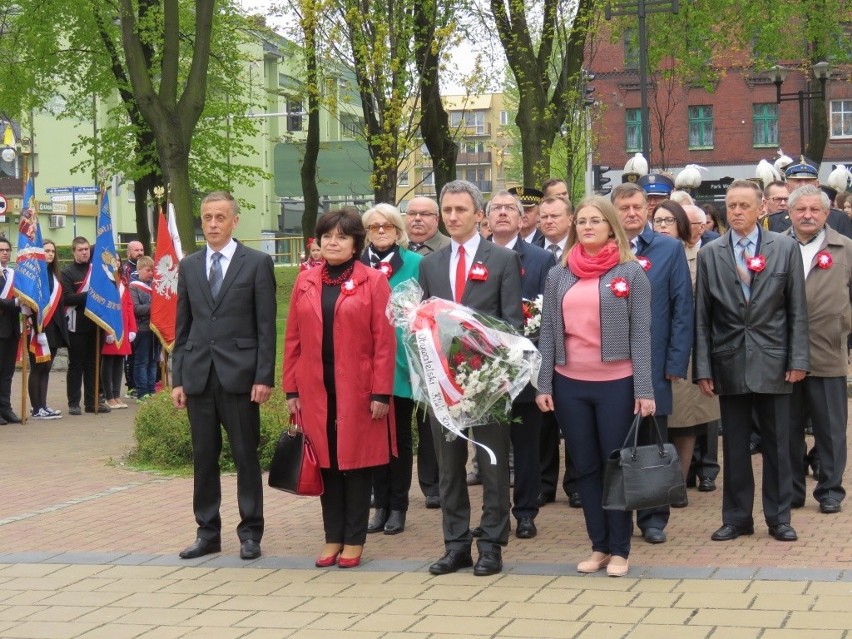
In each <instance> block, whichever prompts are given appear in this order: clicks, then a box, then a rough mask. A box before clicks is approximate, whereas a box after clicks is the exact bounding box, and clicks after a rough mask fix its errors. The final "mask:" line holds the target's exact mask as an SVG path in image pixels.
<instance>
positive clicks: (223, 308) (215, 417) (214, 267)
mask: <svg viewBox="0 0 852 639" xmlns="http://www.w3.org/2000/svg"><path fill="white" fill-rule="evenodd" d="M239 214H240V209H239V206H238V205H237V202H236V200H234V198H233V196H232V195H231V194H230V193H226V192H224V191H215V192H213V193H210V194H209V195H208V196H207V197H205V198H204V199H203V200H202V201H201V229H202V230H203V231H204V237H205V238H206V240H207V246H206V248H204V249H202V250H200V251H197V252H196V253H193V254H192V255H190V256H189V257H187V258H185V259H184V260H182V261H181V263H180V273H179V278H178V309H177V323H176V327H175V346H174V364H173V369H172V379H173V382H174V389H173V390H172V401H173V403H174V405H175V407H176V408H184V407H185V408H187V409H188V412H189V429H190V433H191V436H192V457H193V471H194V474H195V485H194V490H193V496H192V507H193V510H194V511H195V521H196V523H197V524H198V533H197V535H196V539H195V542H194V543H193V544H192V545H190V546H189V547H188V548H186V549H185V550H183V551H182V552H181V553H180V557H181V559H193V558H195V557H201V556H203V555H206V554H208V553H212V552H219V550H221V544H222V542H221V529H222V519H221V517H220V515H219V503H220V502H221V501H222V487H221V484H220V481H219V454H220V453H221V452H222V431H221V427H222V426H224V428H225V430H226V431H227V433H228V442H229V443H230V445H231V453H232V455H233V457H234V463H235V465H236V467H237V501H238V503H239V508H240V523H239V525H238V526H237V534H238V536H239V538H240V557H241V558H242V559H257V558H258V557H260V539H261V537H262V536H263V483H262V482H261V472H260V462H259V461H258V457H257V447H258V444H259V443H260V405H261V404H263V403H264V402H266V401H267V400H268V399H269V396H270V394H271V392H272V384H273V383H274V381H275V351H276V343H275V342H276V339H275V306H276V302H275V274H274V272H273V268H272V259H271V258H270V257H269V256H268V255H267V254H266V253H261V252H260V251H255V250H254V249H250V248H247V247H245V246H243V245H242V244H240V243H239V242H237V241H236V240H234V239H233V237H232V235H233V232H234V229H235V228H236V227H237V224H238V222H239V219H240V218H239Z"/></svg>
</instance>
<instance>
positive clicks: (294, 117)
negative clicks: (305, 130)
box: [287, 99, 304, 133]
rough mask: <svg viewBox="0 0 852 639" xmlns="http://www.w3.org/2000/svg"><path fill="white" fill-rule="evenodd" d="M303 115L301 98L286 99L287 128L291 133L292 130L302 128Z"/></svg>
mask: <svg viewBox="0 0 852 639" xmlns="http://www.w3.org/2000/svg"><path fill="white" fill-rule="evenodd" d="M303 115H304V111H303V110H302V101H301V100H293V99H290V100H287V130H288V131H290V132H291V133H292V132H293V131H301V130H302V116H303Z"/></svg>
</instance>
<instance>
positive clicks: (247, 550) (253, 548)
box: [240, 539, 260, 559]
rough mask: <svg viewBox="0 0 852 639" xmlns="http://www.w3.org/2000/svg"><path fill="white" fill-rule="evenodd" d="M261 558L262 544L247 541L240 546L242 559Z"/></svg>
mask: <svg viewBox="0 0 852 639" xmlns="http://www.w3.org/2000/svg"><path fill="white" fill-rule="evenodd" d="M258 557H260V542H259V541H255V540H254V539H246V540H245V541H244V542H242V543H241V544H240V559H257V558H258Z"/></svg>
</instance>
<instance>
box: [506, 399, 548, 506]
mask: <svg viewBox="0 0 852 639" xmlns="http://www.w3.org/2000/svg"><path fill="white" fill-rule="evenodd" d="M541 418H542V413H541V411H540V410H539V408H538V406H537V405H536V403H535V402H519V401H515V402H514V403H513V404H512V423H511V426H510V430H509V434H510V436H511V440H512V448H513V449H514V451H515V487H514V488H513V489H512V515H514V517H515V519H521V518H522V517H532V518H535V516H536V515H538V494H539V493H540V492H541ZM516 420H520V421H516Z"/></svg>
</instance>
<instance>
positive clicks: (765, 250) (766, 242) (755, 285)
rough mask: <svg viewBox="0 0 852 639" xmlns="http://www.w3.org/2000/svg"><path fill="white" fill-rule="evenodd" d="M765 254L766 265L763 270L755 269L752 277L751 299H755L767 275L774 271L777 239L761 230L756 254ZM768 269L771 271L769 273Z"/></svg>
mask: <svg viewBox="0 0 852 639" xmlns="http://www.w3.org/2000/svg"><path fill="white" fill-rule="evenodd" d="M758 255H763V258H764V259H765V260H766V262H765V266H764V268H763V270H762V271H754V274H753V275H752V278H751V299H754V296H755V294H756V293H757V292H758V290H759V288H760V286H761V283H762V282H763V280H765V279H766V278H767V277H769V273H771V272H772V270H771V269H772V264H773V259H774V257H775V239H774V238H771V237H768V235H767V233H766V232H765V231H761V233H760V242H759V244H758V248H757V252H755V254H754V256H755V257H757V256H758ZM767 271H769V272H768V273H767Z"/></svg>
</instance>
